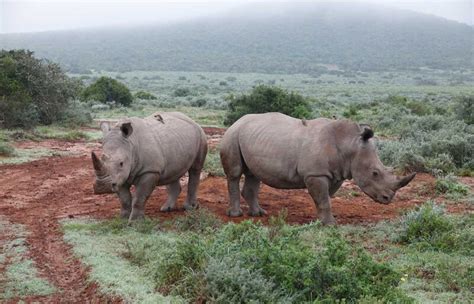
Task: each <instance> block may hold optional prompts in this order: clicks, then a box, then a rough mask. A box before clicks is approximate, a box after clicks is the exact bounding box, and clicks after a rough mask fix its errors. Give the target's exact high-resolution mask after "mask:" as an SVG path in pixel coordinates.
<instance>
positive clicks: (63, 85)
mask: <svg viewBox="0 0 474 304" xmlns="http://www.w3.org/2000/svg"><path fill="white" fill-rule="evenodd" d="M80 86H81V83H80V82H77V81H75V80H72V79H70V78H69V77H68V76H67V75H66V74H64V73H63V71H62V70H61V68H60V67H59V65H57V64H55V63H52V62H49V61H46V60H40V59H37V58H35V57H34V56H33V52H31V51H27V50H10V51H6V50H2V51H0V125H2V126H4V127H7V128H12V127H21V128H31V127H34V126H35V125H36V124H38V123H40V124H51V123H53V122H56V121H59V120H61V119H62V118H63V114H64V113H65V111H66V110H67V109H68V107H69V101H71V100H72V99H73V98H74V97H76V96H77V93H78V92H79V88H80Z"/></svg>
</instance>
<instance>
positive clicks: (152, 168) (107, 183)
mask: <svg viewBox="0 0 474 304" xmlns="http://www.w3.org/2000/svg"><path fill="white" fill-rule="evenodd" d="M101 129H102V131H103V133H104V140H103V154H102V158H101V159H99V158H98V157H97V156H96V154H95V153H94V152H92V162H93V165H94V169H95V172H96V181H95V185H94V190H95V192H96V193H106V192H110V190H109V189H110V188H111V190H112V191H113V192H116V193H117V194H118V197H119V199H120V203H121V206H122V208H121V216H122V217H124V218H128V219H129V220H130V221H131V220H134V219H137V218H142V217H143V216H144V207H145V201H146V200H147V199H148V197H149V196H150V194H151V193H152V192H153V190H154V189H155V186H157V185H167V190H168V199H167V201H166V203H165V205H164V206H163V207H162V208H161V211H171V210H173V209H174V208H175V204H176V200H177V198H178V195H179V193H180V192H181V186H180V183H179V179H180V177H182V176H183V175H184V174H185V173H186V172H188V173H189V183H188V194H187V197H186V201H185V204H184V207H185V208H186V209H192V208H194V207H196V206H197V200H196V192H197V187H198V185H199V177H200V174H201V170H202V168H203V165H204V160H205V159H206V154H207V139H206V135H205V134H204V131H203V130H202V129H201V127H200V126H199V125H198V124H196V123H195V122H194V121H193V120H191V119H190V118H189V117H187V116H186V115H184V114H182V113H178V112H169V113H162V114H158V113H156V114H153V115H151V116H149V117H146V118H143V119H142V118H128V119H124V120H121V121H119V122H118V123H117V124H116V125H115V126H114V127H112V128H111V127H110V125H109V124H107V123H102V124H101ZM132 185H134V186H135V189H136V190H135V193H134V194H133V195H132V194H131V192H130V187H131V186H132Z"/></svg>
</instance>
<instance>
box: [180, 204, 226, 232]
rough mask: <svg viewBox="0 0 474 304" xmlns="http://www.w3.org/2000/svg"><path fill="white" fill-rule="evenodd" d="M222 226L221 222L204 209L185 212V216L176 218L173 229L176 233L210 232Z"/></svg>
mask: <svg viewBox="0 0 474 304" xmlns="http://www.w3.org/2000/svg"><path fill="white" fill-rule="evenodd" d="M221 225H222V221H221V220H220V219H219V218H218V217H216V216H215V215H214V213H212V212H210V211H209V210H207V209H204V208H198V209H196V210H190V211H186V215H185V216H181V217H178V218H176V219H175V220H174V222H173V227H174V228H175V229H177V230H178V231H193V232H201V233H205V232H208V233H209V232H212V231H214V230H215V229H217V228H218V227H220V226H221Z"/></svg>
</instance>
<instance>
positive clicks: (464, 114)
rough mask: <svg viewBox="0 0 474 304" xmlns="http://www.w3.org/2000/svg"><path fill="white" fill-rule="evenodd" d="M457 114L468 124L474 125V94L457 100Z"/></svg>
mask: <svg viewBox="0 0 474 304" xmlns="http://www.w3.org/2000/svg"><path fill="white" fill-rule="evenodd" d="M456 115H457V117H458V118H459V119H462V120H464V122H465V123H467V124H468V125H474V95H473V96H462V97H459V98H458V99H457V100H456Z"/></svg>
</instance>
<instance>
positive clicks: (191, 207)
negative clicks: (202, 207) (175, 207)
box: [184, 203, 199, 211]
mask: <svg viewBox="0 0 474 304" xmlns="http://www.w3.org/2000/svg"><path fill="white" fill-rule="evenodd" d="M196 209H199V204H198V203H195V204H184V210H187V211H190V210H196Z"/></svg>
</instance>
